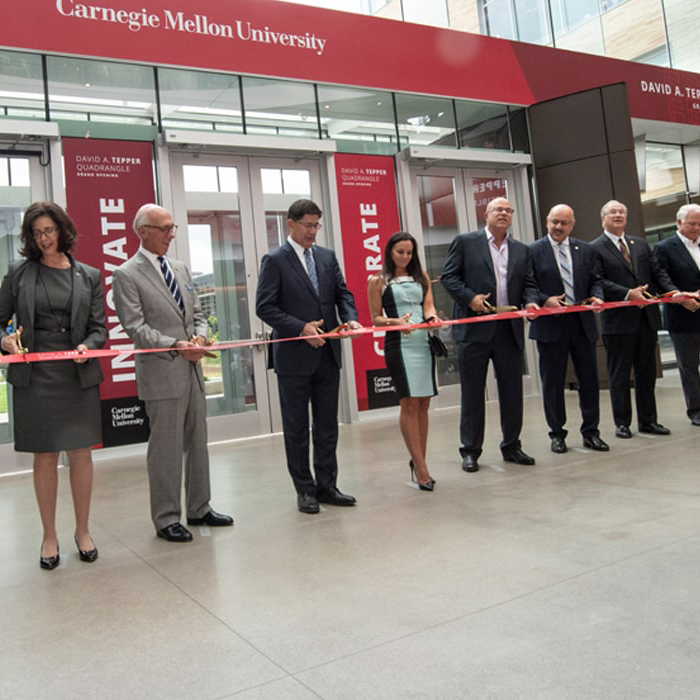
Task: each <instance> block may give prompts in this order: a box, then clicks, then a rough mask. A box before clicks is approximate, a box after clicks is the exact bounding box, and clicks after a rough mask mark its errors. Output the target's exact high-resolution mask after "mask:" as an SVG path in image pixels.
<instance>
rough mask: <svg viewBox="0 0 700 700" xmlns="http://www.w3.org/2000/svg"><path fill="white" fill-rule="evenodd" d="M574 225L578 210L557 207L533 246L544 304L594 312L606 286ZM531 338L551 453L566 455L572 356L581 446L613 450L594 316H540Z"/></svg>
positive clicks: (593, 252) (553, 209)
mask: <svg viewBox="0 0 700 700" xmlns="http://www.w3.org/2000/svg"><path fill="white" fill-rule="evenodd" d="M574 224H575V219H574V210H573V209H572V208H571V207H569V206H567V205H566V204H557V205H556V206H554V207H552V208H551V209H550V211H549V214H548V215H547V235H546V236H545V237H544V238H540V239H539V240H538V241H535V242H534V243H532V244H531V245H530V250H531V251H532V267H533V270H534V272H535V279H536V280H537V286H538V288H539V290H540V300H539V303H540V306H544V307H556V306H565V305H567V304H574V303H575V302H577V301H578V302H580V301H582V300H584V299H588V303H590V304H591V306H592V307H593V308H595V306H597V305H600V304H602V301H603V287H602V285H601V281H600V274H599V273H598V259H597V256H596V253H595V251H594V250H593V248H591V246H590V245H589V244H588V243H585V242H584V241H579V240H578V239H576V238H571V232H572V231H573V228H574ZM530 338H532V339H533V340H536V341H537V350H538V352H539V355H540V377H541V378H542V400H543V403H544V414H545V417H546V419H547V424H548V425H549V431H550V432H549V437H550V438H551V440H552V452H555V453H557V454H561V453H563V452H566V451H567V446H566V441H565V438H566V435H567V431H566V429H565V428H564V424H565V423H566V404H565V401H564V386H565V382H566V367H567V364H568V359H569V357H571V361H572V362H573V365H574V370H575V372H576V379H577V380H578V395H579V406H580V408H581V417H582V419H583V421H582V423H581V435H582V436H583V446H584V447H587V448H588V449H591V450H598V451H600V452H606V451H607V450H608V449H609V447H608V445H607V444H606V443H605V442H604V441H603V440H602V439H601V437H600V433H599V432H598V422H599V420H600V405H599V401H598V367H597V363H596V341H597V340H598V329H597V328H596V323H595V318H594V317H593V314H592V313H590V312H588V311H583V312H579V313H567V314H557V315H553V316H541V317H539V318H537V319H535V320H534V321H533V322H532V324H531V326H530Z"/></svg>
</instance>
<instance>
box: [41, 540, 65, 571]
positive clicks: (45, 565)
mask: <svg viewBox="0 0 700 700" xmlns="http://www.w3.org/2000/svg"><path fill="white" fill-rule="evenodd" d="M60 561H61V552H60V549H59V547H58V545H56V554H54V555H53V556H52V557H42V556H41V550H40V551H39V566H40V567H41V568H42V569H47V570H48V571H51V570H52V569H55V568H56V567H57V566H58V564H59V562H60Z"/></svg>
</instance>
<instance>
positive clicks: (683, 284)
mask: <svg viewBox="0 0 700 700" xmlns="http://www.w3.org/2000/svg"><path fill="white" fill-rule="evenodd" d="M676 223H677V224H678V231H677V233H676V235H675V236H672V237H671V238H666V239H665V240H663V241H661V242H660V243H657V244H656V246H655V247H654V258H655V259H656V261H657V263H658V265H659V267H660V268H661V269H662V270H663V271H664V272H666V273H667V274H668V276H669V277H670V278H671V281H672V282H673V283H674V284H675V285H676V286H677V287H678V288H679V289H689V290H693V292H691V293H695V294H700V246H699V244H700V206H698V205H697V204H686V205H684V206H682V207H681V208H680V209H679V210H678V213H677V214H676ZM698 309H700V302H698V300H697V299H687V300H686V301H684V302H682V303H681V304H668V305H667V306H666V325H667V327H668V332H669V335H670V336H671V341H672V342H673V349H674V350H675V352H676V361H677V362H678V370H679V372H680V375H681V385H682V386H683V395H684V396H685V405H686V410H687V413H688V418H690V422H691V423H692V424H693V425H700V374H699V373H698V358H699V357H700V314H696V313H694V312H695V311H697V310H698Z"/></svg>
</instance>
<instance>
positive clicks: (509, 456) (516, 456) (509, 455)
mask: <svg viewBox="0 0 700 700" xmlns="http://www.w3.org/2000/svg"><path fill="white" fill-rule="evenodd" d="M503 461H505V462H515V463H516V464H527V465H532V464H534V463H535V458H534V457H530V455H528V454H525V453H524V452H523V451H522V450H521V449H520V448H519V447H516V448H515V449H514V450H509V451H508V452H503Z"/></svg>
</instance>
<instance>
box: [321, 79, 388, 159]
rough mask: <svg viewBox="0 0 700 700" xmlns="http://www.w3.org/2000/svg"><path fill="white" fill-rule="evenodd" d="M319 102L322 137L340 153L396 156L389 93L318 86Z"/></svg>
mask: <svg viewBox="0 0 700 700" xmlns="http://www.w3.org/2000/svg"><path fill="white" fill-rule="evenodd" d="M318 103H319V111H320V113H321V130H322V133H323V138H329V139H335V141H336V143H337V145H338V150H339V151H345V152H349V153H374V154H378V155H381V154H384V155H387V154H392V153H396V151H397V144H396V124H395V121H394V107H393V104H392V98H391V93H390V92H384V91H382V90H372V89H369V88H368V89H362V88H357V89H353V88H344V87H334V86H331V85H319V86H318Z"/></svg>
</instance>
